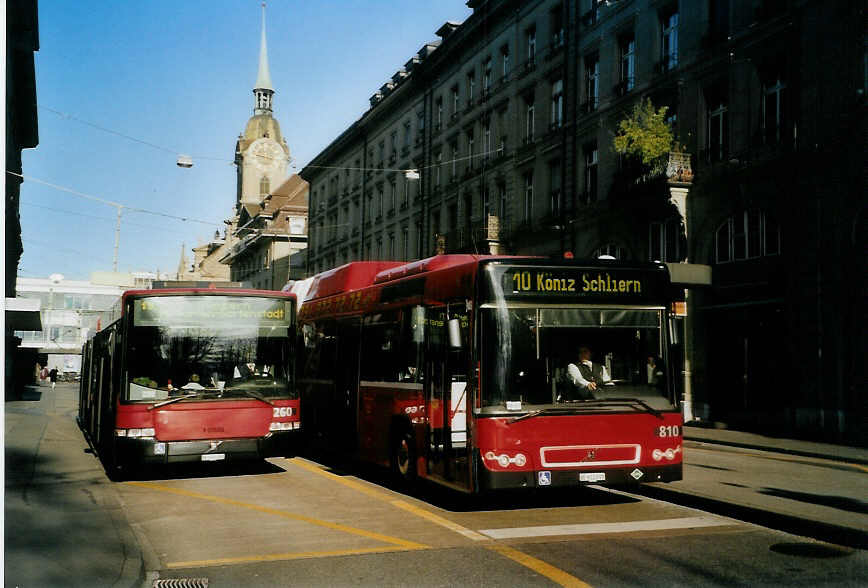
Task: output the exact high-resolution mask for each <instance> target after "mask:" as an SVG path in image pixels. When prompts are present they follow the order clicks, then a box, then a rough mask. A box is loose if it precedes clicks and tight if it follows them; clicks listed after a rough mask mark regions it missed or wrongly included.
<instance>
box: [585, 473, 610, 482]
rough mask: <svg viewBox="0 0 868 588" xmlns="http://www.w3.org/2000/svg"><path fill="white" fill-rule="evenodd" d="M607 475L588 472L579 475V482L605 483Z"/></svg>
mask: <svg viewBox="0 0 868 588" xmlns="http://www.w3.org/2000/svg"><path fill="white" fill-rule="evenodd" d="M605 481H606V474H604V473H603V472H588V473H580V474H579V482H605Z"/></svg>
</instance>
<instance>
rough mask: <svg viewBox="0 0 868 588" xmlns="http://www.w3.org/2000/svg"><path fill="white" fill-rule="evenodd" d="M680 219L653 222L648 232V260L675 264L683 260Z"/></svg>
mask: <svg viewBox="0 0 868 588" xmlns="http://www.w3.org/2000/svg"><path fill="white" fill-rule="evenodd" d="M681 236H682V229H681V218H680V217H678V218H676V217H673V218H670V219H669V220H667V221H666V222H653V223H651V225H650V226H649V231H648V240H649V242H648V259H649V260H651V261H663V262H670V263H676V262H679V261H681V259H682V258H683V254H682V252H683V249H684V247H683V244H682V242H681V241H682V239H681Z"/></svg>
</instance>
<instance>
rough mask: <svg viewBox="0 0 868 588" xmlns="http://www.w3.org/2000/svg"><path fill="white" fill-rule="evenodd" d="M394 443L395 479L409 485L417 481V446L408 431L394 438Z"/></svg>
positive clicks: (393, 469) (393, 470) (393, 466)
mask: <svg viewBox="0 0 868 588" xmlns="http://www.w3.org/2000/svg"><path fill="white" fill-rule="evenodd" d="M393 439H394V440H393V442H392V473H393V474H394V476H395V478H396V479H397V480H398V481H399V482H401V483H403V484H409V483H412V482H413V481H415V480H416V446H415V444H414V443H413V437H412V436H411V435H410V433H409V432H408V431H403V432H401V433H399V434H397V435H395V436H394V438H393Z"/></svg>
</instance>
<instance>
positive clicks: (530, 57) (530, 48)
mask: <svg viewBox="0 0 868 588" xmlns="http://www.w3.org/2000/svg"><path fill="white" fill-rule="evenodd" d="M524 42H525V46H526V47H527V62H528V63H533V62H534V60H535V59H536V27H530V28H529V29H527V30H526V31H525V32H524Z"/></svg>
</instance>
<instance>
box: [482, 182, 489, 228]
mask: <svg viewBox="0 0 868 588" xmlns="http://www.w3.org/2000/svg"><path fill="white" fill-rule="evenodd" d="M489 216H491V193H490V192H489V190H488V186H485V187H484V188H483V189H482V226H484V227H485V228H488V217H489Z"/></svg>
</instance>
